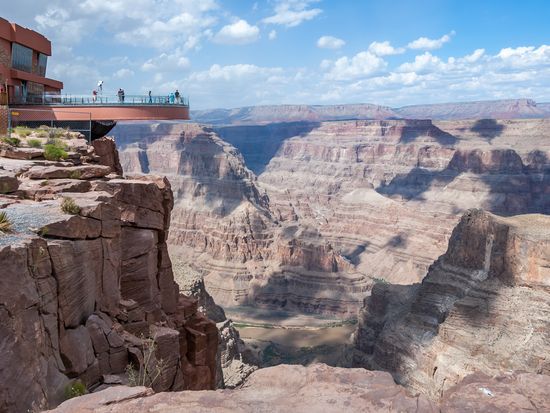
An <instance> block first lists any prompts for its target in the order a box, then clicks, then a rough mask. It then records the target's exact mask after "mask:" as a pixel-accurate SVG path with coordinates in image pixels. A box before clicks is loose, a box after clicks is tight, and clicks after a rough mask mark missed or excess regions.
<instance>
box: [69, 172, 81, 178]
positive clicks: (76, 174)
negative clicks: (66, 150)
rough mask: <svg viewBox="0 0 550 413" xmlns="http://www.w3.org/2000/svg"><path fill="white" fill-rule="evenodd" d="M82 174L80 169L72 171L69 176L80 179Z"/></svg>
mask: <svg viewBox="0 0 550 413" xmlns="http://www.w3.org/2000/svg"><path fill="white" fill-rule="evenodd" d="M81 176H82V174H81V173H80V171H72V172H71V173H70V174H69V178H71V179H80V177H81Z"/></svg>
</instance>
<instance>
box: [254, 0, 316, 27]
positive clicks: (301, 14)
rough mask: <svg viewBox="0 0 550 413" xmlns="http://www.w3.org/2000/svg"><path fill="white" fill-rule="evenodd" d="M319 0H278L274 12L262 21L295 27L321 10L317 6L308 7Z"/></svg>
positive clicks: (312, 17)
mask: <svg viewBox="0 0 550 413" xmlns="http://www.w3.org/2000/svg"><path fill="white" fill-rule="evenodd" d="M318 1H319V0H278V1H277V2H276V5H275V10H274V12H275V14H274V15H272V16H269V17H266V18H265V19H263V20H262V21H263V22H264V23H266V24H280V25H283V26H287V27H295V26H298V25H300V24H301V23H303V22H304V21H307V20H312V19H314V18H315V17H317V16H318V15H319V14H321V13H322V12H323V10H321V9H318V8H310V4H312V3H317V2H318Z"/></svg>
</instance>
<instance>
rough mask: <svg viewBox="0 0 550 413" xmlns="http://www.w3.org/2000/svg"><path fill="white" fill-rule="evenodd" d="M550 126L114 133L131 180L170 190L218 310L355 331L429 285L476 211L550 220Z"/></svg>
mask: <svg viewBox="0 0 550 413" xmlns="http://www.w3.org/2000/svg"><path fill="white" fill-rule="evenodd" d="M548 126H549V121H548V120H547V119H535V120H504V121H495V120H485V121H452V122H450V121H449V122H448V121H445V122H437V123H433V122H431V121H429V120H387V121H365V120H361V121H338V122H323V123H319V122H309V123H308V122H293V123H285V124H267V125H244V126H243V125H241V126H228V127H218V128H216V129H214V130H213V129H209V128H205V127H200V126H198V125H195V124H186V125H174V124H171V125H154V124H146V125H133V126H128V125H127V126H123V125H119V126H118V127H117V129H115V130H113V132H114V133H115V134H116V138H117V142H118V143H119V144H120V145H121V146H122V148H123V149H122V151H121V158H122V163H123V167H124V169H125V170H126V171H129V172H132V173H136V172H141V173H149V172H153V173H156V174H161V175H166V176H168V177H169V179H170V181H171V182H172V185H173V188H174V192H175V199H176V201H175V208H174V211H173V214H172V223H173V229H172V231H171V235H170V238H169V240H168V242H169V244H170V245H171V246H172V247H173V248H174V253H175V254H176V255H178V256H180V257H182V258H184V259H185V261H188V262H191V263H192V264H193V265H194V267H195V268H196V269H198V270H200V271H201V274H202V275H203V276H204V280H205V283H206V286H207V288H208V290H209V292H210V293H211V294H212V295H213V297H214V299H215V300H216V302H218V303H219V304H220V305H222V306H232V305H238V304H249V305H258V306H269V307H282V308H285V309H289V310H297V311H303V312H316V313H325V314H333V315H338V316H341V317H354V315H355V313H356V311H357V310H358V309H359V308H360V306H361V302H362V300H363V298H364V297H365V295H367V294H368V292H369V291H370V288H371V286H372V284H373V282H374V280H376V279H386V280H388V281H391V282H395V283H401V284H410V283H414V282H418V281H420V280H421V279H422V277H423V276H424V274H425V273H426V271H427V269H428V266H429V265H430V263H431V262H433V260H434V259H436V258H437V257H438V256H439V255H440V254H441V253H443V252H444V249H445V247H446V244H447V241H448V239H449V236H450V233H451V231H452V229H453V227H454V226H455V225H456V223H457V221H458V219H459V217H460V215H461V214H462V213H463V212H464V211H465V210H467V209H468V208H473V207H476V208H477V207H482V208H485V209H487V210H489V211H491V212H495V213H499V214H505V215H510V214H519V213H531V212H539V213H548V212H550V196H549V194H550V181H549V176H550V174H549V173H548V171H549V170H550V161H549V159H550V158H549V154H550V144H549V142H550V140H548V139H547V138H548V136H547V131H548V130H550V129H549V128H548ZM214 131H216V132H217V134H218V135H219V136H221V137H223V139H224V140H225V141H227V142H229V143H231V144H232V145H234V146H235V147H237V149H239V150H240V151H241V153H242V157H241V155H240V154H239V152H238V151H236V150H235V148H234V147H233V146H231V145H228V144H227V143H226V142H224V141H222V140H220V139H219V137H218V136H217V135H216V133H214ZM512 148H513V149H512ZM245 161H246V163H247V164H249V165H251V166H252V167H253V168H254V171H255V172H256V173H258V174H259V177H258V179H256V177H255V176H254V174H253V173H252V172H251V171H249V170H248V169H247V167H246V166H245V163H244V162H245ZM434 223H435V225H434Z"/></svg>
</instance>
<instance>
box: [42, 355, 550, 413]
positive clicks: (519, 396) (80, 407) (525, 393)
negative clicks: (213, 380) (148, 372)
mask: <svg viewBox="0 0 550 413" xmlns="http://www.w3.org/2000/svg"><path fill="white" fill-rule="evenodd" d="M549 385H550V377H549V376H542V375H536V374H530V373H519V374H510V375H507V376H501V377H496V378H491V377H486V376H483V375H472V376H470V377H468V378H466V379H465V380H464V381H463V382H462V383H461V384H460V385H458V386H457V387H455V388H454V389H452V390H451V391H450V392H449V394H448V396H447V397H446V399H445V400H443V402H442V403H441V404H437V403H434V402H431V401H429V400H428V399H426V398H425V397H423V396H422V395H420V396H411V395H410V394H408V393H407V392H406V391H404V389H403V388H401V387H400V386H398V385H396V384H395V383H394V382H393V380H392V379H391V376H390V375H389V374H387V373H382V372H373V371H367V370H363V369H342V368H335V367H328V366H326V365H322V364H317V365H312V366H309V367H307V368H306V367H302V366H289V365H281V366H277V367H270V368H266V369H262V370H258V371H257V372H255V373H253V374H252V376H250V378H249V380H248V381H247V382H246V384H245V385H244V386H243V387H242V388H240V389H236V390H218V391H215V392H214V391H210V392H208V391H201V392H180V393H159V394H155V395H153V394H152V393H151V392H150V391H148V389H146V388H144V387H111V388H110V389H108V390H105V391H102V392H99V393H95V394H92V395H87V396H82V397H78V398H76V399H71V400H69V401H67V402H65V403H63V404H62V405H61V406H59V407H58V408H57V409H55V410H53V411H51V413H72V412H74V411H79V412H82V413H92V412H93V413H103V412H105V413H106V412H109V413H130V412H135V411H140V412H144V413H145V412H151V413H152V412H157V411H159V408H160V407H161V406H162V407H161V408H162V411H167V412H168V411H170V412H172V411H174V412H175V411H192V412H201V413H202V412H204V413H206V412H208V413H216V412H243V413H255V412H264V411H266V412H267V411H269V412H280V413H283V412H285V413H286V412H289V411H293V412H327V413H332V412H334V413H340V412H343V411H345V412H352V413H355V412H363V413H368V412H372V413H378V412H381V411H384V412H411V413H413V412H414V413H431V412H433V413H435V412H440V411H441V412H445V413H463V412H470V411H472V412H474V411H475V412H493V411H494V412H497V411H498V412H502V413H518V412H532V411H539V412H542V411H547V410H548V409H549V408H550V405H549V403H548V398H547V397H546V396H547V393H546V388H547V387H548V386H549Z"/></svg>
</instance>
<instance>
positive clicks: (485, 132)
mask: <svg viewBox="0 0 550 413" xmlns="http://www.w3.org/2000/svg"><path fill="white" fill-rule="evenodd" d="M470 131H471V132H475V133H476V134H478V135H479V136H481V137H482V138H485V139H487V140H488V141H489V143H491V142H492V141H493V139H495V138H497V137H499V136H500V135H501V134H502V132H503V131H504V125H500V124H499V123H498V122H497V121H496V120H495V119H479V120H477V121H476V123H474V125H473V126H472V127H471V128H470Z"/></svg>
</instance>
